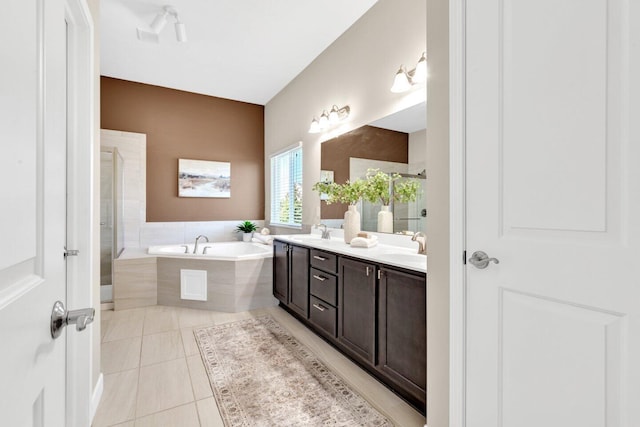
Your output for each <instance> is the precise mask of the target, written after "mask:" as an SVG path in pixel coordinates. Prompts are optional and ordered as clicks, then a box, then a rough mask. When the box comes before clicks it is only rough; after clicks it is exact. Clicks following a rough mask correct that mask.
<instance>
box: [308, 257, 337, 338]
mask: <svg viewBox="0 0 640 427" xmlns="http://www.w3.org/2000/svg"><path fill="white" fill-rule="evenodd" d="M310 262H311V269H310V274H309V292H310V293H311V297H310V300H311V307H310V308H309V319H310V321H311V323H312V324H314V325H315V326H317V327H318V328H319V329H320V330H321V331H322V332H324V333H325V334H327V335H328V336H329V337H330V338H331V339H335V337H336V333H337V330H338V315H337V311H338V310H337V306H338V283H337V282H338V280H337V276H336V272H337V269H338V267H337V265H338V257H337V256H336V255H335V254H332V253H329V252H324V251H320V250H318V249H311V258H310Z"/></svg>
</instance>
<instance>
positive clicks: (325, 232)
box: [316, 224, 331, 239]
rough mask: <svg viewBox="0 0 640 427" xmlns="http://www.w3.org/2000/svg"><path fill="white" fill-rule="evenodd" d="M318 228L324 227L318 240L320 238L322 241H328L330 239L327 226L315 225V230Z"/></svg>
mask: <svg viewBox="0 0 640 427" xmlns="http://www.w3.org/2000/svg"><path fill="white" fill-rule="evenodd" d="M320 227H324V229H323V230H322V235H321V236H320V238H322V239H330V238H331V230H327V225H326V224H316V228H320Z"/></svg>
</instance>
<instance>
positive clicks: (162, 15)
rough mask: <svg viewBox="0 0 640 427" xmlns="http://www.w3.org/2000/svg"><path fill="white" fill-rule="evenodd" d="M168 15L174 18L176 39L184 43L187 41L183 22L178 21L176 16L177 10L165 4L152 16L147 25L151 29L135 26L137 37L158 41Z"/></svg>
mask: <svg viewBox="0 0 640 427" xmlns="http://www.w3.org/2000/svg"><path fill="white" fill-rule="evenodd" d="M169 16H171V17H173V18H174V19H175V20H176V23H175V30H176V39H177V40H178V41H179V42H181V43H184V42H186V41H187V29H186V28H185V26H184V23H182V22H181V21H180V18H179V17H178V12H177V11H176V10H175V9H174V8H173V7H171V6H165V7H164V8H162V11H161V12H158V14H157V15H156V17H155V18H153V22H151V25H149V27H150V28H151V31H147V30H144V29H142V28H137V30H138V39H139V40H142V41H145V42H151V43H159V42H160V32H161V31H162V30H163V29H164V26H165V25H167V20H168V18H169Z"/></svg>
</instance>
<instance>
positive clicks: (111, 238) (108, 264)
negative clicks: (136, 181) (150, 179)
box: [100, 147, 124, 303]
mask: <svg viewBox="0 0 640 427" xmlns="http://www.w3.org/2000/svg"><path fill="white" fill-rule="evenodd" d="M123 164H124V161H123V158H122V156H121V155H120V153H119V152H118V150H117V149H116V148H104V147H103V148H102V150H101V151H100V302H102V303H107V302H111V301H113V280H112V278H113V260H114V259H116V258H117V257H118V256H120V254H121V253H122V251H123V250H124V224H123V208H124V207H123Z"/></svg>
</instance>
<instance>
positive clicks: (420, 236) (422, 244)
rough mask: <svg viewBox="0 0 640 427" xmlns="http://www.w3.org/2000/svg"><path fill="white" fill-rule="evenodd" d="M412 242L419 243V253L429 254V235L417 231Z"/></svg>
mask: <svg viewBox="0 0 640 427" xmlns="http://www.w3.org/2000/svg"><path fill="white" fill-rule="evenodd" d="M411 241H412V242H418V253H419V254H420V255H426V254H427V235H426V234H424V233H423V232H422V231H416V232H415V233H414V235H413V237H411Z"/></svg>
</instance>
